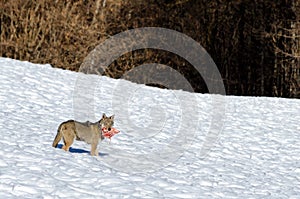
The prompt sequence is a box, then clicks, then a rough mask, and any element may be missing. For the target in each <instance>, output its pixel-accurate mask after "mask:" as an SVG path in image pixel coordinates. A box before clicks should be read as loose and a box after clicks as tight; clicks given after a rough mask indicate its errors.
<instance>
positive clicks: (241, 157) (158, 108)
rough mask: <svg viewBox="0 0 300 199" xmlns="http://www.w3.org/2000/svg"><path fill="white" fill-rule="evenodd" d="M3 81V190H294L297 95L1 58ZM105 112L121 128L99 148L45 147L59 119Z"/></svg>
mask: <svg viewBox="0 0 300 199" xmlns="http://www.w3.org/2000/svg"><path fill="white" fill-rule="evenodd" d="M0 81H1V84H0V90H1V95H0V104H1V109H0V115H1V118H0V129H1V131H0V133H1V134H0V135H1V137H2V138H1V139H0V157H1V158H0V198H81V199H82V198H300V126H299V121H300V109H299V108H300V100H296V99H278V98H265V97H234V96H226V97H225V96H218V95H209V94H193V93H187V92H184V91H171V90H163V89H157V88H151V87H146V86H143V85H138V84H133V83H130V82H128V81H125V80H114V79H110V78H107V77H99V76H95V75H85V74H81V73H75V72H71V71H65V70H60V69H54V68H52V67H51V66H50V65H38V64H32V63H29V62H21V61H16V60H12V59H7V58H0ZM214 101H215V102H217V103H215V104H214ZM216 104H217V105H216ZM215 107H217V109H216V108H215ZM220 107H221V108H220ZM222 107H224V108H226V109H222ZM222 111H224V112H222ZM104 112H105V113H106V114H108V115H110V114H115V127H116V128H118V129H119V130H121V132H120V133H119V134H117V135H115V136H114V137H113V138H112V141H111V143H109V142H108V140H104V141H103V142H101V143H100V144H99V146H98V148H99V152H100V154H99V156H97V157H94V156H90V154H89V150H90V146H89V145H88V144H86V143H84V142H79V141H75V142H74V144H73V145H72V148H71V149H70V152H65V151H63V150H62V149H60V148H61V146H62V142H60V145H59V146H60V147H59V148H53V147H52V146H51V144H52V141H53V139H54V137H55V135H56V132H57V127H58V125H59V124H60V123H61V122H63V121H66V120H68V119H77V120H79V121H86V120H90V121H96V120H97V118H100V117H101V115H102V113H104ZM220 115H221V117H220ZM214 117H220V118H218V120H219V121H218V124H217V125H216V124H214V123H213V122H212V121H215V120H214ZM218 130H219V131H218ZM205 147H206V148H205ZM203 149H205V150H203ZM203 151H204V152H206V153H203Z"/></svg>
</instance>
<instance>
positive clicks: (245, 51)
mask: <svg viewBox="0 0 300 199" xmlns="http://www.w3.org/2000/svg"><path fill="white" fill-rule="evenodd" d="M0 2H1V5H0V8H1V10H0V20H1V33H0V56H2V57H11V58H15V59H19V60H27V61H31V62H36V63H50V64H51V65H52V66H54V67H60V68H65V69H71V70H76V71H78V70H79V68H80V66H81V64H82V63H83V62H84V58H85V57H86V56H87V55H88V54H89V53H90V52H91V51H92V50H93V49H94V48H95V47H96V46H97V45H98V44H100V43H101V42H103V41H104V40H105V39H107V38H109V37H110V36H112V35H115V34H117V33H120V32H122V31H125V30H128V29H133V28H138V27H164V28H170V29H172V30H176V31H179V32H181V33H184V34H186V35H188V36H190V37H191V38H193V39H194V40H196V41H197V42H198V43H200V44H201V45H202V46H203V47H204V48H205V49H206V50H207V51H208V53H209V54H210V55H211V57H212V58H213V60H214V61H215V63H216V65H217V66H218V68H219V71H220V72H221V74H222V77H223V80H224V84H225V88H226V92H227V93H228V94H233V95H266V96H280V97H295V96H298V97H299V96H300V89H299V87H300V86H299V83H300V79H299V78H300V77H299V76H300V72H299V71H300V69H299V59H297V60H296V59H295V57H294V52H295V51H297V52H299V50H298V49H299V48H298V47H297V45H299V43H300V42H299V36H298V35H296V36H295V38H297V41H295V40H296V39H284V41H282V38H281V36H280V35H279V34H278V32H276V31H278V30H279V29H280V28H283V29H291V25H290V23H289V22H290V21H299V17H300V6H299V3H297V4H295V2H297V1H293V0H280V1H271V0H255V1H251V0H244V1H241V0H238V1H227V0H219V1H203V0H147V1H145V0H74V1H70V0H67V1H59V0H54V1H51V0H40V1H37V0H35V1H33V0H1V1H0ZM278 27H280V28H279V29H278ZM294 29H295V31H298V30H296V28H294ZM293 35H294V33H293V34H292V37H294V36H293ZM287 36H289V35H287ZM297 42H298V43H297ZM293 43H297V45H295V44H293ZM283 44H284V45H283ZM282 46H283V47H284V49H282V48H281V47H282ZM294 48H295V50H294ZM278 49H281V50H282V51H283V52H287V53H289V54H292V58H293V60H292V61H290V58H289V57H290V55H288V57H287V59H285V60H287V62H289V63H283V64H281V63H279V61H280V60H279V61H278V57H279V56H281V54H282V53H278ZM291 52H292V53H291ZM191 53H198V52H191ZM283 56H286V55H284V54H283ZM279 58H280V59H281V57H279ZM283 58H285V57H283ZM143 63H160V64H165V65H168V66H170V67H172V68H174V69H176V70H177V71H179V72H180V73H181V74H182V75H183V76H184V77H186V79H188V80H189V81H190V83H191V84H192V86H193V88H194V90H195V91H197V92H207V88H206V85H205V83H204V82H203V80H202V78H201V75H200V74H198V73H197V71H195V70H194V69H193V67H192V66H191V65H190V64H189V63H187V61H186V60H184V59H182V58H180V57H178V56H177V55H174V54H172V53H168V52H163V51H158V50H155V49H144V50H138V51H133V52H128V53H126V54H124V55H122V56H121V57H119V58H118V59H117V60H115V61H114V62H113V63H112V64H111V65H110V66H109V67H108V68H106V70H105V71H104V72H103V71H102V72H101V67H103V66H100V65H97V66H95V67H94V68H92V69H88V70H87V71H86V72H89V73H97V74H101V75H108V76H111V77H114V78H119V77H122V76H123V74H124V73H125V72H127V71H130V70H131V69H132V68H134V67H136V66H138V65H141V64H143ZM297 64H298V65H297ZM102 69H103V68H102ZM282 69H284V70H285V71H292V73H291V74H288V73H287V72H285V73H284V72H281V71H282ZM145 75H146V74H145ZM278 79H280V81H278ZM291 82H292V83H293V84H291ZM294 82H296V83H294ZM297 82H298V83H297ZM286 85H287V86H286ZM288 85H292V86H288ZM274 88H275V89H274ZM275 91H276V92H277V94H276V92H275Z"/></svg>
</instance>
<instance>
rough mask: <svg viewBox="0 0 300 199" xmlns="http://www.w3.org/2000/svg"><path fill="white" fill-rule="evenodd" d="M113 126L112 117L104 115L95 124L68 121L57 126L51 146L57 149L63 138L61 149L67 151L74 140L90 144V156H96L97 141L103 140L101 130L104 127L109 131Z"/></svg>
mask: <svg viewBox="0 0 300 199" xmlns="http://www.w3.org/2000/svg"><path fill="white" fill-rule="evenodd" d="M113 124H114V116H110V117H106V115H105V114H103V116H102V118H101V120H99V121H98V122H95V123H91V122H89V121H87V122H84V123H82V122H77V121H75V120H68V121H66V122H63V123H61V124H60V125H59V127H58V130H57V134H56V136H55V138H54V141H53V144H52V146H53V147H57V145H58V143H59V141H60V140H61V139H62V138H63V141H64V146H63V147H62V149H64V150H65V151H69V149H70V146H71V145H72V144H73V142H74V140H75V139H76V140H79V141H85V142H86V143H88V144H91V155H98V151H97V146H98V143H99V140H100V141H101V140H103V139H104V137H103V135H102V131H101V128H102V127H106V128H107V129H110V128H111V127H112V126H113Z"/></svg>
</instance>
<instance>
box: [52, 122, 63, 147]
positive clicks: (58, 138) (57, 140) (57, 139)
mask: <svg viewBox="0 0 300 199" xmlns="http://www.w3.org/2000/svg"><path fill="white" fill-rule="evenodd" d="M62 125H63V124H61V125H59V127H58V129H57V134H56V136H55V138H54V140H53V143H52V146H53V147H54V148H56V147H57V145H58V143H59V141H60V140H61V138H62V132H61V127H62Z"/></svg>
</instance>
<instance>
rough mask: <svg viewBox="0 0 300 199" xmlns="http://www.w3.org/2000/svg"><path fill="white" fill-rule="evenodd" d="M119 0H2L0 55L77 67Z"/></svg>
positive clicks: (101, 34) (102, 35)
mask: <svg viewBox="0 0 300 199" xmlns="http://www.w3.org/2000/svg"><path fill="white" fill-rule="evenodd" d="M119 5H120V1H114V0H107V1H102V0H97V1H84V0H77V1H58V0H56V1H51V0H40V1H32V0H6V1H2V6H1V8H2V10H1V13H0V14H1V16H0V17H1V30H2V31H1V35H0V39H1V43H0V45H1V48H0V49H1V52H0V56H3V57H11V58H14V59H19V60H28V61H31V62H35V63H50V64H52V65H53V66H55V67H60V68H66V69H71V70H78V68H79V66H80V64H81V63H82V61H83V59H84V57H85V56H86V55H87V54H88V53H89V51H91V50H92V49H93V48H94V47H95V46H96V45H97V44H98V43H100V42H101V41H103V40H104V39H105V38H106V37H107V34H106V26H107V22H106V16H107V15H117V13H118V9H119Z"/></svg>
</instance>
